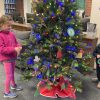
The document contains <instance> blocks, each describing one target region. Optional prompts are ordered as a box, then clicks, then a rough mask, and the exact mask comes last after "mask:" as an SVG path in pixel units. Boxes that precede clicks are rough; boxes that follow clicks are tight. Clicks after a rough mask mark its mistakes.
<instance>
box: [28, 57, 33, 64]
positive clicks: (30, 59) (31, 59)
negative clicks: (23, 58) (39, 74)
mask: <svg viewBox="0 0 100 100" xmlns="http://www.w3.org/2000/svg"><path fill="white" fill-rule="evenodd" d="M27 64H28V65H31V64H34V61H33V58H32V57H30V58H29V59H28V60H27Z"/></svg>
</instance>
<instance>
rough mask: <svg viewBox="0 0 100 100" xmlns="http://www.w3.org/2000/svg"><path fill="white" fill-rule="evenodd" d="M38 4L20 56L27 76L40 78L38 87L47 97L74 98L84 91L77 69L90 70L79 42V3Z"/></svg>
mask: <svg viewBox="0 0 100 100" xmlns="http://www.w3.org/2000/svg"><path fill="white" fill-rule="evenodd" d="M33 3H34V1H33ZM35 3H36V5H37V6H36V8H35V9H33V10H34V11H33V12H34V15H33V21H32V23H31V24H32V33H31V36H30V39H29V40H28V41H27V43H26V45H27V48H26V49H25V51H24V52H23V53H22V54H21V59H19V61H20V65H21V66H22V65H23V66H24V67H25V69H26V71H27V72H28V73H26V72H25V74H24V76H25V77H26V78H30V77H31V76H36V78H37V79H40V82H39V84H38V86H37V89H39V91H40V94H42V95H44V96H48V97H52V98H56V97H57V96H59V97H73V98H75V91H81V81H80V80H77V75H76V74H77V71H80V70H81V72H83V71H87V70H88V67H87V64H86V63H85V57H83V53H84V52H83V49H82V46H81V45H80V42H81V39H82V34H81V33H82V28H81V21H80V18H79V17H78V13H77V5H76V2H75V0H40V1H39V2H36V1H35ZM46 93H48V94H46ZM56 95H57V96H56Z"/></svg>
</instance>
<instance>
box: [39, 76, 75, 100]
mask: <svg viewBox="0 0 100 100" xmlns="http://www.w3.org/2000/svg"><path fill="white" fill-rule="evenodd" d="M41 84H42V85H43V86H40V85H41ZM63 84H67V87H66V88H65V89H62V88H61V86H62V85H63ZM38 86H39V92H40V95H42V96H45V97H50V98H57V97H61V98H66V97H70V98H73V99H74V100H75V99H76V95H75V89H74V88H73V86H72V85H71V84H70V83H69V81H68V80H64V78H63V77H60V80H59V83H58V84H57V85H54V84H50V86H51V89H48V88H47V86H46V84H45V82H43V81H40V82H39V83H38Z"/></svg>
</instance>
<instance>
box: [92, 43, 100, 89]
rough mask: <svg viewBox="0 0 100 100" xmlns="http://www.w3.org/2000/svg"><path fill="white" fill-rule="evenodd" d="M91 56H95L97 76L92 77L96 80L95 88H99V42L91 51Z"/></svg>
mask: <svg viewBox="0 0 100 100" xmlns="http://www.w3.org/2000/svg"><path fill="white" fill-rule="evenodd" d="M93 56H94V57H95V61H96V73H97V78H92V80H93V81H98V84H97V88H99V89H100V44H98V45H97V46H96V48H95V50H94V51H93Z"/></svg>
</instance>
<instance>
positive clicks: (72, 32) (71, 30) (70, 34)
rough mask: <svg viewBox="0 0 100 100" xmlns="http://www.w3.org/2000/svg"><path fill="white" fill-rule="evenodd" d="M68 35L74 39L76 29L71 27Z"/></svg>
mask: <svg viewBox="0 0 100 100" xmlns="http://www.w3.org/2000/svg"><path fill="white" fill-rule="evenodd" d="M67 33H68V35H69V36H71V37H73V36H74V35H75V31H74V29H73V28H71V27H69V28H68V29H67Z"/></svg>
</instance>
